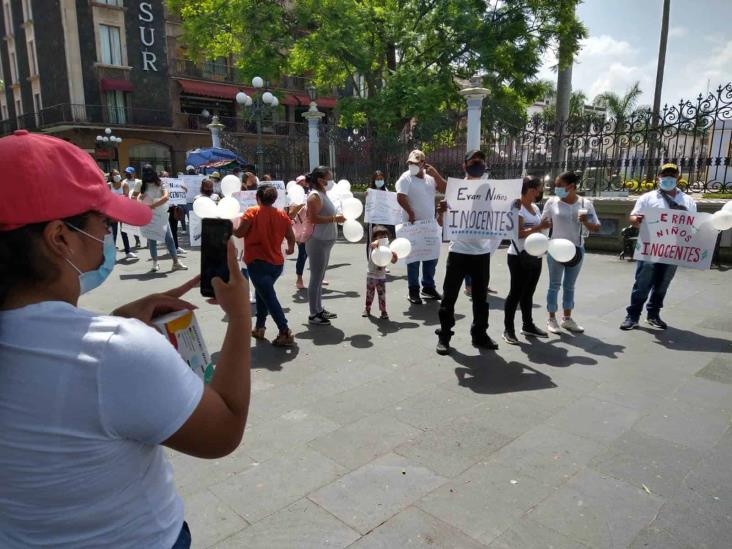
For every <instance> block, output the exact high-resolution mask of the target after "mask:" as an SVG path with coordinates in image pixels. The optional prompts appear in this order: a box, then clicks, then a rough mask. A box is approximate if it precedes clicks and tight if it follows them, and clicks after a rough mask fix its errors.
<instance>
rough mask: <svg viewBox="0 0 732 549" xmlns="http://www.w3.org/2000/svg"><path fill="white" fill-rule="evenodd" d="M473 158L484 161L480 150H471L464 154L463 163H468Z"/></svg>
mask: <svg viewBox="0 0 732 549" xmlns="http://www.w3.org/2000/svg"><path fill="white" fill-rule="evenodd" d="M474 158H479V159H480V160H483V161H485V153H484V152H483V151H481V150H480V149H473V150H470V151H468V152H466V153H465V162H469V161H470V160H473V159H474Z"/></svg>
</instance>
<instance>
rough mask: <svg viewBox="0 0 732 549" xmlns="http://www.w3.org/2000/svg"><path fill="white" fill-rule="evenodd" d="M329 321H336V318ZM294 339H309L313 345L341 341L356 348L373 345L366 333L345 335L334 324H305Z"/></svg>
mask: <svg viewBox="0 0 732 549" xmlns="http://www.w3.org/2000/svg"><path fill="white" fill-rule="evenodd" d="M331 322H336V323H337V322H338V320H337V319H335V320H332V321H331ZM295 339H309V340H311V341H312V343H313V345H316V346H322V345H340V344H341V343H345V342H349V343H350V344H351V346H352V347H354V348H356V349H368V348H370V347H373V346H374V344H373V342H372V341H371V336H370V335H367V334H355V335H352V336H348V337H346V335H345V334H344V333H343V330H340V329H338V328H336V327H335V326H333V325H331V326H310V325H306V329H305V331H302V332H299V333H297V334H295Z"/></svg>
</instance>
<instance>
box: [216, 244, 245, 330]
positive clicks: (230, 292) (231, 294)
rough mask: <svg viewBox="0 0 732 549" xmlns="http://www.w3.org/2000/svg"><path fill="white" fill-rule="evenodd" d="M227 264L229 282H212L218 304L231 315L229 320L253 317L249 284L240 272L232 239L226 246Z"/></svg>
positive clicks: (217, 279) (219, 279)
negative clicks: (240, 316) (237, 317)
mask: <svg viewBox="0 0 732 549" xmlns="http://www.w3.org/2000/svg"><path fill="white" fill-rule="evenodd" d="M226 262H227V265H228V270H229V280H228V282H224V281H223V280H222V279H221V278H219V277H216V278H214V279H213V280H212V281H211V285H212V286H213V290H214V294H215V295H216V303H218V304H219V305H220V306H221V308H222V309H223V310H224V312H225V313H226V314H228V315H229V319H232V318H234V317H236V316H239V315H243V316H244V317H245V318H249V317H250V316H251V304H250V303H249V282H248V281H247V279H246V278H244V275H243V274H241V271H240V270H239V261H238V259H237V251H236V246H234V241H233V240H232V239H231V238H229V241H228V242H227V244H226Z"/></svg>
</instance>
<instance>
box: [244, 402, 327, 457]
mask: <svg viewBox="0 0 732 549" xmlns="http://www.w3.org/2000/svg"><path fill="white" fill-rule="evenodd" d="M336 429H338V424H337V423H335V422H333V421H330V420H329V419H325V418H324V417H321V416H319V415H317V414H313V413H310V412H307V411H306V410H292V411H290V412H287V413H286V414H284V415H282V416H280V417H278V418H276V419H273V420H271V421H266V422H263V423H258V424H256V425H255V426H254V427H253V428H252V429H249V428H247V432H246V434H245V436H246V438H245V440H246V446H247V453H248V454H249V455H250V456H252V457H253V458H254V459H255V460H257V461H265V460H266V459H268V458H270V457H274V456H277V455H280V454H282V453H284V452H287V451H288V450H290V449H291V448H294V447H297V446H300V445H303V444H306V443H308V442H310V441H311V440H313V439H315V438H317V437H319V436H321V435H323V434H325V433H330V432H331V431H335V430H336Z"/></svg>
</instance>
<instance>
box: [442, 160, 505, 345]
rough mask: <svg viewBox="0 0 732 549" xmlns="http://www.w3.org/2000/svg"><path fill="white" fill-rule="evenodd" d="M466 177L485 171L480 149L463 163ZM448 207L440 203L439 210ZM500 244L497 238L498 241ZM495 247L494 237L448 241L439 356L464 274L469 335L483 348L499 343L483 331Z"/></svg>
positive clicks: (477, 176)
mask: <svg viewBox="0 0 732 549" xmlns="http://www.w3.org/2000/svg"><path fill="white" fill-rule="evenodd" d="M463 169H464V170H465V173H466V178H467V179H478V180H480V179H482V178H483V174H484V173H485V170H486V165H485V153H484V152H483V151H479V150H471V151H468V152H467V154H466V155H465V161H464V162H463ZM446 208H447V205H446V204H445V203H444V202H441V203H440V211H443V210H445V209H446ZM498 243H500V241H498ZM496 247H497V244H496V241H495V239H492V238H484V239H481V240H470V241H464V240H457V241H453V242H451V243H450V253H449V255H448V256H447V265H446V267H445V281H444V283H443V285H442V293H443V298H442V302H441V303H440V310H439V316H440V327H439V328H438V329H437V330H435V333H436V334H437V348H436V349H435V350H436V352H437V354H439V355H447V354H449V353H450V338H451V337H452V335H453V332H452V327H453V326H455V302H456V301H457V298H458V296H459V295H460V288H461V287H462V285H463V280H464V279H465V276H466V275H470V277H471V278H472V281H473V324H472V325H471V327H470V335H471V337H472V340H473V345H474V346H476V347H482V348H485V349H492V350H495V349H498V345H497V344H496V342H495V341H493V340H492V339H491V338H490V337H489V336H488V334H487V333H486V331H487V329H488V303H487V301H486V297H487V291H488V278H489V277H490V263H491V253H492V252H494V251H495V248H496Z"/></svg>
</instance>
